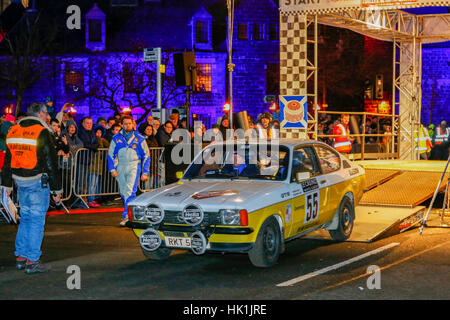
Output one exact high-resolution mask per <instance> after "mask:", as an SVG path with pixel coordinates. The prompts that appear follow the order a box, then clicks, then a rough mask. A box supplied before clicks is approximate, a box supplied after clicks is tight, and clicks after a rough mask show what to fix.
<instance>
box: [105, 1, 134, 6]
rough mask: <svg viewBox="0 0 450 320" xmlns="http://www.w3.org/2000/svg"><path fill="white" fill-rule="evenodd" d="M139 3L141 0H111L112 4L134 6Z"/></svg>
mask: <svg viewBox="0 0 450 320" xmlns="http://www.w3.org/2000/svg"><path fill="white" fill-rule="evenodd" d="M138 3H139V0H110V4H111V6H113V7H114V6H130V7H134V6H137V5H138Z"/></svg>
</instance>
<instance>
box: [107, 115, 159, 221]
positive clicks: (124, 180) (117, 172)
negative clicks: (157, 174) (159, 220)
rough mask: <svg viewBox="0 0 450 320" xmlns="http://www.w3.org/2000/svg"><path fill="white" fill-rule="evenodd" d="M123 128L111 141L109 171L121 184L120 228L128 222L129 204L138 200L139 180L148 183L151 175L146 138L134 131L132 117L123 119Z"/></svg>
mask: <svg viewBox="0 0 450 320" xmlns="http://www.w3.org/2000/svg"><path fill="white" fill-rule="evenodd" d="M122 127H123V129H122V130H120V132H119V133H118V134H116V135H115V136H114V137H113V138H112V140H111V145H110V147H109V151H108V170H109V172H110V173H111V175H112V176H113V177H115V178H116V179H117V182H118V184H119V192H120V195H121V197H122V201H123V204H124V211H123V213H122V221H121V222H120V226H125V223H126V222H127V221H128V203H129V202H130V201H131V200H133V199H134V198H136V192H137V188H138V183H139V178H140V179H141V180H142V181H147V180H148V177H149V175H150V172H149V168H150V153H149V150H148V146H147V142H146V141H145V138H144V137H143V136H142V135H141V134H140V133H138V132H137V131H135V130H133V118H132V117H130V116H125V117H123V119H122Z"/></svg>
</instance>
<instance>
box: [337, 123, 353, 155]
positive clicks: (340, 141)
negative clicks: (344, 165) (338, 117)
mask: <svg viewBox="0 0 450 320" xmlns="http://www.w3.org/2000/svg"><path fill="white" fill-rule="evenodd" d="M333 135H339V136H337V137H334V143H333V148H334V149H336V151H338V152H344V153H350V151H352V142H351V141H350V139H349V135H350V131H349V129H348V125H344V124H343V123H338V124H337V125H335V126H334V128H333Z"/></svg>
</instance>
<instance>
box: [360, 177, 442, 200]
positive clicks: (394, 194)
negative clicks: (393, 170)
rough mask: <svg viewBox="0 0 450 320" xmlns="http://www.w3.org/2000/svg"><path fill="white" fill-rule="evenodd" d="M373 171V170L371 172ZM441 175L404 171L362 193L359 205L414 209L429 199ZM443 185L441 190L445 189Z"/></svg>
mask: <svg viewBox="0 0 450 320" xmlns="http://www.w3.org/2000/svg"><path fill="white" fill-rule="evenodd" d="M372 171H373V170H372ZM441 175H442V173H439V172H416V171H406V172H402V173H399V174H398V175H395V176H392V177H391V178H390V179H386V180H385V182H384V183H382V184H379V185H378V186H376V187H375V188H372V189H370V190H369V191H367V192H366V193H364V195H363V197H362V199H361V201H360V205H369V206H393V207H408V208H414V207H415V206H417V205H419V204H421V203H422V202H424V201H425V200H427V199H429V198H431V197H432V196H433V194H434V191H435V190H436V185H437V183H438V182H439V179H440V177H441ZM445 184H446V181H445V183H444V182H443V183H442V184H441V188H442V189H444V188H445Z"/></svg>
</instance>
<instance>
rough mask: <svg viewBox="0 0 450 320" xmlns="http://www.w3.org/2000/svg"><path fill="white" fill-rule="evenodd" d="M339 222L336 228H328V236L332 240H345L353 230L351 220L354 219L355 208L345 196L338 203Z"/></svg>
mask: <svg viewBox="0 0 450 320" xmlns="http://www.w3.org/2000/svg"><path fill="white" fill-rule="evenodd" d="M338 215H339V223H338V228H337V229H336V230H330V231H329V232H330V236H331V238H333V240H337V241H345V240H347V239H348V238H349V237H350V235H351V233H352V230H353V222H354V220H355V208H354V206H353V201H352V200H351V199H350V198H349V197H347V196H345V197H344V198H343V199H342V201H341V204H340V205H339V212H338Z"/></svg>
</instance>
